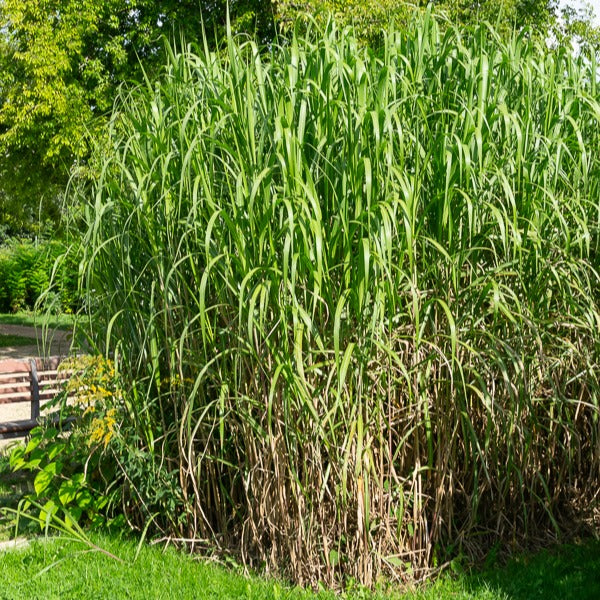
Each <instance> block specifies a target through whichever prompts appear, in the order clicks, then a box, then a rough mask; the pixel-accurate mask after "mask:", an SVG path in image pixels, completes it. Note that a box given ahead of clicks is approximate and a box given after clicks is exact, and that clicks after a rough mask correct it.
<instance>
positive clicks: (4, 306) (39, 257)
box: [0, 240, 80, 312]
mask: <svg viewBox="0 0 600 600" xmlns="http://www.w3.org/2000/svg"><path fill="white" fill-rule="evenodd" d="M76 248H77V245H75V246H74V247H73V248H72V249H71V250H70V251H69V252H67V247H66V246H65V245H63V244H62V243H60V242H51V241H42V242H38V243H33V242H31V241H29V240H22V241H18V240H11V241H10V242H9V243H8V244H6V245H4V246H0V312H17V311H19V310H23V309H29V310H33V309H34V308H35V307H36V303H37V301H38V299H40V297H42V296H45V301H44V302H45V308H47V309H49V310H51V311H67V312H73V311H74V310H77V309H78V307H79V306H80V303H79V302H78V258H77V250H76ZM59 257H63V259H62V260H60V261H59V263H58V264H55V263H56V261H57V259H58V258H59ZM55 267H56V269H55ZM52 279H53V285H52V287H51V286H50V282H51V280H52Z"/></svg>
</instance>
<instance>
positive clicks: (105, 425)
mask: <svg viewBox="0 0 600 600" xmlns="http://www.w3.org/2000/svg"><path fill="white" fill-rule="evenodd" d="M116 414H117V409H116V408H111V409H109V410H107V411H106V414H105V415H103V416H101V417H95V418H94V419H92V423H91V426H90V439H89V440H88V445H89V446H91V445H92V444H100V443H101V444H104V447H105V448H106V446H108V442H110V440H111V439H112V437H113V436H114V434H115V425H116V424H117V421H116V418H115V416H116Z"/></svg>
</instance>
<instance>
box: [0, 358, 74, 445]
mask: <svg viewBox="0 0 600 600" xmlns="http://www.w3.org/2000/svg"><path fill="white" fill-rule="evenodd" d="M58 362H59V361H58V359H56V358H55V359H48V360H46V361H41V360H39V359H30V360H29V361H10V363H9V364H6V365H5V367H4V368H3V369H2V370H0V405H7V404H19V403H20V404H23V403H30V405H31V411H30V413H31V414H30V417H29V418H28V419H20V420H11V421H6V422H0V440H2V439H11V438H16V437H23V436H26V435H27V434H28V433H29V432H30V431H31V430H32V429H33V428H34V427H36V426H37V425H38V420H39V417H40V411H41V410H42V409H43V406H44V404H46V403H47V402H48V401H49V400H52V399H53V398H54V397H55V396H56V395H57V394H58V393H60V392H61V391H62V384H63V383H64V382H65V381H66V380H67V379H68V378H69V375H70V371H67V370H60V369H59V368H58ZM7 363H8V361H7ZM0 366H1V363H0ZM7 366H8V368H6V367H7Z"/></svg>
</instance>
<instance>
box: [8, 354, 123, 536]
mask: <svg viewBox="0 0 600 600" xmlns="http://www.w3.org/2000/svg"><path fill="white" fill-rule="evenodd" d="M62 368H67V369H72V370H73V371H74V374H73V375H72V376H71V377H70V379H69V380H68V381H67V383H66V385H65V389H64V391H63V392H62V393H61V394H59V396H57V398H56V399H55V400H53V401H52V402H51V403H49V404H48V405H46V409H50V410H52V409H53V408H54V409H56V410H54V411H53V412H50V414H48V415H47V416H46V422H45V423H44V424H43V425H41V426H40V427H36V428H35V429H34V430H33V431H32V432H31V434H30V436H29V439H28V441H27V444H26V445H24V446H17V447H16V448H15V449H14V450H13V451H12V453H11V455H10V466H11V468H12V469H13V470H14V471H18V470H28V471H31V472H32V473H34V475H35V477H34V479H33V490H32V491H31V493H29V494H27V495H26V496H25V498H24V499H23V501H22V503H21V505H20V510H21V511H22V512H23V514H27V515H29V516H30V517H31V515H33V516H34V518H35V520H37V521H38V522H39V523H40V524H41V525H42V526H43V527H47V526H48V525H49V524H50V523H51V524H53V526H55V525H56V523H57V522H59V523H62V525H63V526H64V525H65V524H66V525H73V526H74V525H75V524H76V525H78V526H79V525H86V526H89V527H99V526H102V527H111V526H120V525H121V524H122V516H120V517H119V516H118V515H117V516H116V517H113V516H111V515H112V512H113V511H112V509H113V508H114V507H112V506H111V505H110V500H111V490H112V489H113V486H114V481H113V479H114V476H115V472H116V466H115V464H114V461H112V460H111V458H110V455H109V454H108V452H107V447H108V445H109V444H110V442H111V439H112V438H113V436H114V432H115V430H116V428H117V426H118V424H117V418H118V411H119V405H120V403H121V402H122V398H121V393H120V390H119V387H118V380H117V379H116V376H115V373H114V369H113V367H112V365H111V363H110V362H108V361H104V360H103V359H100V358H96V357H80V358H77V359H73V360H72V361H69V362H67V363H63V366H62ZM65 428H68V430H65ZM57 520H58V521H57Z"/></svg>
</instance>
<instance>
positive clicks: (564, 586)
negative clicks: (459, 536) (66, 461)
mask: <svg viewBox="0 0 600 600" xmlns="http://www.w3.org/2000/svg"><path fill="white" fill-rule="evenodd" d="M90 540H91V542H92V543H93V544H95V545H96V546H98V547H99V548H102V549H103V550H105V551H107V552H109V553H111V554H113V555H114V556H116V557H118V559H119V560H117V559H115V558H112V557H110V556H108V555H107V554H105V553H103V552H101V551H98V550H95V549H91V547H89V546H86V545H84V544H82V543H81V542H77V541H73V540H68V539H65V538H49V539H45V538H40V539H37V540H35V541H33V542H32V543H31V545H30V546H29V547H27V548H21V549H16V550H10V551H4V552H3V553H2V555H1V556H2V558H1V560H0V581H1V582H2V587H1V588H0V598H2V599H3V600H9V599H17V598H31V599H34V598H40V599H41V598H44V599H51V598H57V599H58V598H60V599H68V598H82V597H91V598H140V599H142V598H143V599H152V598H161V599H163V598H177V599H184V600H185V599H188V598H189V599H192V598H194V599H204V598H256V599H259V598H260V599H263V598H265V599H266V598H273V599H278V598H289V599H290V600H295V599H301V598H313V597H316V598H331V599H333V598H335V596H334V595H333V594H332V593H329V592H320V593H318V594H315V593H313V592H310V591H307V590H302V589H300V588H291V587H288V586H287V585H285V584H284V583H281V582H279V581H276V580H274V579H265V578H259V577H250V578H248V577H245V576H243V575H242V574H241V573H240V572H239V570H237V569H235V568H232V567H223V566H221V565H218V564H216V563H207V562H205V561H203V560H199V559H198V558H195V557H192V556H189V555H187V554H184V553H182V552H178V551H176V550H174V549H173V548H172V547H169V548H164V547H163V546H159V545H155V546H151V545H149V544H142V545H141V547H140V549H139V553H138V543H137V542H136V541H135V540H129V539H122V538H119V537H118V536H108V535H103V534H92V535H91V537H90ZM343 597H345V598H348V599H353V598H357V599H358V598H365V599H366V598H374V599H375V598H377V599H381V600H383V599H389V600H392V599H398V600H400V599H402V600H434V599H435V600H437V599H440V600H450V599H463V600H520V599H526V598H527V599H529V598H544V599H552V598H556V599H567V600H568V599H571V598H572V599H575V598H577V599H584V600H585V599H590V600H592V599H594V598H600V542H599V541H589V542H587V543H585V544H583V545H564V546H560V547H558V548H557V549H555V550H552V551H543V552H541V553H539V554H536V555H530V556H526V557H521V558H516V559H513V560H512V561H511V562H510V563H509V564H508V565H507V566H505V567H502V568H495V569H493V570H490V571H488V572H485V573H475V574H471V575H468V574H464V575H458V576H449V575H446V576H442V577H441V578H440V579H438V580H437V581H436V582H434V583H430V584H427V585H425V586H424V587H423V588H421V589H419V590H417V591H413V592H408V593H405V592H403V591H401V590H399V589H389V590H386V591H385V592H381V591H380V592H377V593H374V594H371V593H367V592H365V591H364V590H354V591H352V590H351V591H348V592H346V593H344V594H343Z"/></svg>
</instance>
